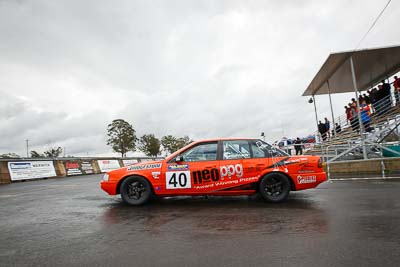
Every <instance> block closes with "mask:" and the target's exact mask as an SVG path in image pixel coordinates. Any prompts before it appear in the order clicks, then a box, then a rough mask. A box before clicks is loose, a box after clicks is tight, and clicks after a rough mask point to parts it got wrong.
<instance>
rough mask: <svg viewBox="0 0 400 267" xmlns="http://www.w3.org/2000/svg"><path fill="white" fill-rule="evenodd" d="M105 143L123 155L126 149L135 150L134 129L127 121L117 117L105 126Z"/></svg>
mask: <svg viewBox="0 0 400 267" xmlns="http://www.w3.org/2000/svg"><path fill="white" fill-rule="evenodd" d="M107 135H108V139H107V145H110V146H111V147H112V149H113V150H114V151H115V152H118V153H121V157H125V156H126V153H127V152H128V151H135V150H136V141H137V138H136V131H135V129H133V127H132V125H130V124H129V123H128V122H126V121H124V120H122V119H117V120H113V121H112V122H111V123H110V124H109V125H108V127H107Z"/></svg>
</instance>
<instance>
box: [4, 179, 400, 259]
mask: <svg viewBox="0 0 400 267" xmlns="http://www.w3.org/2000/svg"><path fill="white" fill-rule="evenodd" d="M100 177H101V176H100V175H91V176H81V177H73V178H61V179H49V180H39V181H30V182H23V183H15V184H11V185H2V186H0V233H1V235H0V266H122V265H125V266H399V264H400V180H390V181H336V182H333V183H325V184H323V185H321V186H320V187H318V188H317V189H314V190H308V191H302V192H295V193H293V194H291V197H290V199H289V200H288V201H287V202H286V203H283V204H278V205H273V204H268V203H264V202H263V201H262V200H260V199H258V198H255V197H251V198H248V197H235V198H226V197H225V198H220V197H211V198H209V199H205V198H200V197H198V198H194V199H192V198H174V199H163V200H156V201H153V202H152V203H151V204H150V205H147V206H143V207H138V208H137V207H129V206H125V205H124V204H122V202H121V200H120V198H119V197H109V196H107V195H106V194H105V193H104V192H102V191H101V190H100V188H99V186H98V181H99V179H100Z"/></svg>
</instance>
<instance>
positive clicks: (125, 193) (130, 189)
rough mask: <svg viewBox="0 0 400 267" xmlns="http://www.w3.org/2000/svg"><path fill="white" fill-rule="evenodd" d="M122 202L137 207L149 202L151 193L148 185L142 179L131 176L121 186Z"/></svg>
mask: <svg viewBox="0 0 400 267" xmlns="http://www.w3.org/2000/svg"><path fill="white" fill-rule="evenodd" d="M120 192H121V198H122V200H123V201H124V202H125V203H127V204H129V205H132V206H139V205H143V204H145V203H146V202H147V201H149V199H150V196H151V194H152V192H151V186H150V183H149V182H148V181H147V180H146V179H145V178H143V177H139V176H132V177H128V178H126V179H125V180H124V181H123V182H122V184H121V190H120Z"/></svg>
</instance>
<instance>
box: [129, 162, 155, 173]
mask: <svg viewBox="0 0 400 267" xmlns="http://www.w3.org/2000/svg"><path fill="white" fill-rule="evenodd" d="M159 168H161V163H153V164H145V165H132V166H129V167H128V168H127V170H128V171H141V170H149V169H159Z"/></svg>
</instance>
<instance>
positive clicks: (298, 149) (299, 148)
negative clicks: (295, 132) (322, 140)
mask: <svg viewBox="0 0 400 267" xmlns="http://www.w3.org/2000/svg"><path fill="white" fill-rule="evenodd" d="M294 149H295V150H296V155H302V154H303V144H302V142H301V140H300V138H298V137H297V139H296V141H294Z"/></svg>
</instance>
